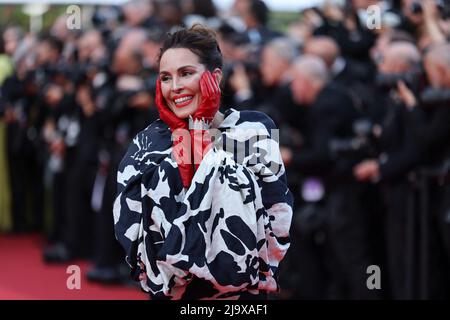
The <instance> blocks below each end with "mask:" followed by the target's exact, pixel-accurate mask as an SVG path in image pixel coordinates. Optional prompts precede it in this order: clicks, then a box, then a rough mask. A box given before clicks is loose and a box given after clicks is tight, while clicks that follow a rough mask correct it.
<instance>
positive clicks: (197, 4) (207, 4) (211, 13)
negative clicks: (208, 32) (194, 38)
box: [193, 0, 217, 18]
mask: <svg viewBox="0 0 450 320" xmlns="http://www.w3.org/2000/svg"><path fill="white" fill-rule="evenodd" d="M193 3H194V12H193V13H195V14H199V15H201V16H203V17H206V18H211V17H215V16H216V14H217V13H216V7H215V6H214V3H213V1H212V0H193Z"/></svg>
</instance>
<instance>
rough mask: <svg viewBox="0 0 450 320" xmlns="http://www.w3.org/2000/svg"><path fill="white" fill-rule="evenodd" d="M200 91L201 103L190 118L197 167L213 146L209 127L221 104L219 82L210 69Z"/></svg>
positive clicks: (201, 79)
mask: <svg viewBox="0 0 450 320" xmlns="http://www.w3.org/2000/svg"><path fill="white" fill-rule="evenodd" d="M200 92H201V94H202V98H201V100H200V105H199V107H198V109H197V110H196V111H195V113H194V114H193V115H192V117H190V118H189V129H190V133H191V144H192V153H193V158H194V164H195V168H196V169H197V168H198V166H199V165H200V162H201V161H202V159H203V155H204V154H206V152H208V150H209V149H210V148H211V137H210V135H209V133H208V129H209V128H210V126H211V123H212V121H213V119H214V116H215V115H216V113H217V111H219V106H220V97H221V92H220V87H219V83H218V81H217V80H216V79H215V78H214V76H213V75H212V74H211V72H209V71H205V72H204V73H203V74H202V76H201V78H200Z"/></svg>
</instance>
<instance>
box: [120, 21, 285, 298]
mask: <svg viewBox="0 0 450 320" xmlns="http://www.w3.org/2000/svg"><path fill="white" fill-rule="evenodd" d="M159 62H160V63H159V75H160V76H159V79H158V80H157V83H156V93H155V104H156V106H157V108H158V111H159V114H160V119H158V120H157V121H155V122H154V123H152V124H151V125H150V126H148V127H147V128H146V129H145V130H144V131H142V132H141V133H139V134H138V135H137V136H136V137H135V138H134V140H133V144H132V145H131V146H130V147H129V149H128V151H127V153H126V155H125V157H124V158H123V160H122V162H121V164H120V166H119V171H118V174H117V182H118V189H117V198H116V201H115V203H114V224H115V232H116V237H117V239H118V240H119V242H120V243H121V244H122V246H123V247H124V248H125V251H126V255H127V256H126V260H127V262H128V264H129V265H130V267H131V269H132V275H133V278H134V279H135V280H136V281H140V282H141V286H142V288H143V289H144V290H145V291H147V292H148V293H149V294H150V296H151V298H152V299H203V298H209V299H214V298H217V299H263V298H265V297H266V295H267V292H276V291H277V290H278V289H279V288H278V281H277V277H278V273H277V270H278V265H279V263H280V261H281V260H282V259H283V257H284V255H285V254H286V251H287V249H288V248H289V228H290V224H291V216H292V196H291V193H290V191H289V189H288V188H287V185H286V174H285V170H284V165H283V163H282V160H281V156H280V152H279V147H278V142H277V141H276V140H275V139H274V137H272V133H273V130H275V129H276V128H275V125H274V123H273V121H272V120H271V119H270V118H268V117H267V116H266V115H265V114H263V113H260V112H254V111H241V112H238V111H236V110H234V109H228V110H227V111H225V113H224V114H222V113H221V112H219V111H218V110H219V105H220V97H221V92H220V86H219V83H220V81H221V78H222V71H221V68H222V55H221V52H220V48H219V47H218V45H217V41H216V39H215V35H214V33H213V32H212V31H211V30H209V29H206V28H204V27H202V26H198V25H197V26H194V27H192V28H190V29H182V30H179V31H177V32H175V33H174V34H171V35H169V37H168V38H167V39H166V41H165V42H164V44H163V47H162V48H161V52H160V56H159ZM213 132H214V133H215V134H214V138H215V139H214V143H212V139H211V136H213ZM249 132H251V134H249ZM225 141H227V144H228V145H230V143H229V141H232V143H231V145H232V146H236V147H235V148H234V149H232V150H229V149H227V150H224V148H223V146H224V142H225ZM252 150H257V152H254V153H253V152H252ZM196 160H198V161H196Z"/></svg>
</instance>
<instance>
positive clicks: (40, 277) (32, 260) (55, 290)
mask: <svg viewBox="0 0 450 320" xmlns="http://www.w3.org/2000/svg"><path fill="white" fill-rule="evenodd" d="M42 247H43V240H42V238H41V237H40V236H36V235H20V236H18V235H1V234H0V300H12V299H14V300H29V299H33V300H146V299H148V297H147V295H146V294H144V293H143V292H141V291H140V289H139V288H138V287H137V286H131V287H125V286H118V285H107V286H102V285H99V284H94V283H91V282H88V281H87V279H86V277H85V274H86V272H87V270H88V268H89V263H88V262H86V261H74V262H72V263H70V264H67V265H47V264H45V263H44V262H43V261H42ZM69 265H78V266H79V267H80V269H81V288H80V289H79V290H78V289H73V290H70V289H68V288H67V279H68V278H69V277H70V276H71V274H68V273H66V270H67V267H68V266H69Z"/></svg>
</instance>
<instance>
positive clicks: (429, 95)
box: [419, 87, 450, 107]
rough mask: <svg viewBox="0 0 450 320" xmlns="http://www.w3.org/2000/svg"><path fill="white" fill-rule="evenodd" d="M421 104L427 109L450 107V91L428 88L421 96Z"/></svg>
mask: <svg viewBox="0 0 450 320" xmlns="http://www.w3.org/2000/svg"><path fill="white" fill-rule="evenodd" d="M419 98H420V104H421V105H422V106H425V107H435V106H445V105H446V106H450V89H436V88H432V87H428V88H426V89H425V90H423V92H422V93H421V94H420V97H419Z"/></svg>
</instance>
